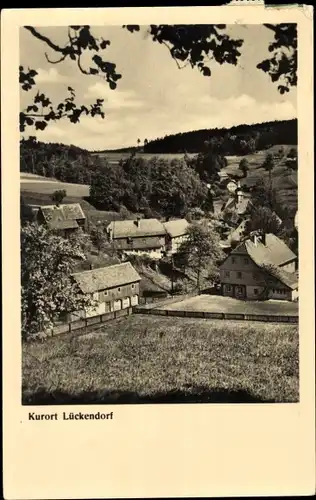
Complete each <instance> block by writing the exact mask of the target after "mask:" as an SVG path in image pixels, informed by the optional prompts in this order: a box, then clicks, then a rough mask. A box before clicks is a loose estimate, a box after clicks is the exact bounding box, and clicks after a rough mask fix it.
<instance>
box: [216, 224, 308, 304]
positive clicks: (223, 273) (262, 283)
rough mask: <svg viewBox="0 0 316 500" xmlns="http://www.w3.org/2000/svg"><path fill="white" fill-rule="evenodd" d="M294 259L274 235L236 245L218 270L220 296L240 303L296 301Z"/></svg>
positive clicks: (255, 237) (296, 280)
mask: <svg viewBox="0 0 316 500" xmlns="http://www.w3.org/2000/svg"><path fill="white" fill-rule="evenodd" d="M296 268H297V256H296V255H295V254H294V253H293V252H292V250H290V248H289V247H288V246H287V245H286V244H285V243H284V241H282V240H281V239H280V238H278V237H277V236H275V235H274V234H266V235H264V236H262V237H259V236H256V235H254V236H253V237H250V238H249V239H247V240H245V241H243V242H242V243H240V244H239V245H238V246H237V247H236V248H235V249H234V250H233V251H232V252H231V253H230V254H229V255H228V257H226V259H225V260H224V262H223V263H222V264H221V266H220V281H221V289H222V294H223V295H226V296H230V297H236V298H240V299H255V300H260V299H269V298H270V299H272V298H273V299H279V300H295V299H296V298H298V277H297V272H296Z"/></svg>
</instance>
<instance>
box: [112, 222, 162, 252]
mask: <svg viewBox="0 0 316 500" xmlns="http://www.w3.org/2000/svg"><path fill="white" fill-rule="evenodd" d="M107 233H108V237H109V241H111V242H112V243H113V248H114V249H115V250H117V251H118V252H120V253H122V254H127V255H130V254H134V255H140V254H146V255H149V256H150V257H152V258H154V259H161V257H162V256H163V252H164V251H165V245H166V230H165V228H164V226H163V224H162V223H161V222H160V221H159V220H158V219H140V218H137V219H136V220H122V221H112V222H111V223H110V224H109V225H108V227H107Z"/></svg>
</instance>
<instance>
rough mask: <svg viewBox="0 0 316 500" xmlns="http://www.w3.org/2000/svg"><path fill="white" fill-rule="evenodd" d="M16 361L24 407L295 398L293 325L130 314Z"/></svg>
mask: <svg viewBox="0 0 316 500" xmlns="http://www.w3.org/2000/svg"><path fill="white" fill-rule="evenodd" d="M22 362H23V363H22V364H23V367H22V393H23V397H22V401H23V404H35V405H36V404H89V403H90V404H103V403H104V404H115V403H122V404H127V403H193V402H196V403H203V402H208V403H251V402H253V403H259V402H297V401H298V400H299V337H298V326H297V325H279V324H278V325H276V324H268V323H256V322H247V323H246V324H245V323H244V322H238V321H236V322H235V321H223V320H208V319H190V318H175V317H171V318H163V317H155V316H147V315H145V316H142V315H132V316H129V317H126V318H124V319H121V320H118V321H115V322H111V323H107V324H106V325H105V326H104V327H103V328H102V329H100V330H98V331H97V332H95V333H92V334H88V335H84V336H81V337H73V338H71V337H70V336H63V337H55V338H50V339H48V340H46V341H45V342H30V343H27V344H24V345H23V348H22Z"/></svg>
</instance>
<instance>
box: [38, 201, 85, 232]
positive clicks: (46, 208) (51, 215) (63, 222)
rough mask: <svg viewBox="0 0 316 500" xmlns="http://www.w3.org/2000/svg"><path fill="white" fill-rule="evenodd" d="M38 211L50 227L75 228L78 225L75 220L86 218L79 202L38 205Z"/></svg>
mask: <svg viewBox="0 0 316 500" xmlns="http://www.w3.org/2000/svg"><path fill="white" fill-rule="evenodd" d="M39 211H40V212H41V213H42V215H43V217H44V220H45V222H46V223H47V225H48V226H49V227H50V228H52V229H70V228H76V227H78V224H77V222H76V221H77V220H80V219H85V218H86V216H85V214H84V213H83V210H82V208H81V206H80V204H79V203H70V204H64V205H58V206H57V205H43V206H41V207H39Z"/></svg>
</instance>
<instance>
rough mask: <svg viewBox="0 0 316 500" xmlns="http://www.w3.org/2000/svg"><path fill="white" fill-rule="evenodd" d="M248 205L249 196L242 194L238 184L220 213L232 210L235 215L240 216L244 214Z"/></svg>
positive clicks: (249, 201)
mask: <svg viewBox="0 0 316 500" xmlns="http://www.w3.org/2000/svg"><path fill="white" fill-rule="evenodd" d="M250 203H251V195H250V194H249V193H246V192H244V191H243V190H242V188H241V186H240V182H238V184H237V188H236V191H235V192H234V193H233V194H231V195H230V197H229V198H228V200H227V201H226V203H224V205H223V206H222V210H221V211H222V212H224V211H225V210H232V211H234V212H235V213H236V214H237V215H239V216H242V215H244V214H245V212H246V210H247V208H248V207H249V204H250Z"/></svg>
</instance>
